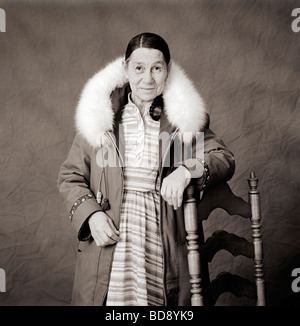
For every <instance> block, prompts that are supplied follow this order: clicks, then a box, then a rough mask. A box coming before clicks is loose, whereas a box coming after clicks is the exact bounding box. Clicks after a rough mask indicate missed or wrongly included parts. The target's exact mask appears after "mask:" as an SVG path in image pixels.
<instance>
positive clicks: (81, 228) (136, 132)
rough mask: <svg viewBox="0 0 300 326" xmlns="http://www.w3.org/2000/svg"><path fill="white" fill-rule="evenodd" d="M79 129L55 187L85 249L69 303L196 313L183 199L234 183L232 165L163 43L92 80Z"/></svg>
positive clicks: (143, 46) (133, 50) (131, 50)
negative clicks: (187, 193)
mask: <svg viewBox="0 0 300 326" xmlns="http://www.w3.org/2000/svg"><path fill="white" fill-rule="evenodd" d="M76 128H77V133H76V136H75V139H74V142H73V145H72V147H71V150H70V153H69V155H68V158H67V159H66V161H65V162H64V163H63V165H62V167H61V170H60V174H59V180H58V187H59V190H60V192H61V194H62V195H63V197H64V199H65V202H66V205H67V207H68V211H69V217H70V219H71V222H72V223H73V225H74V227H75V230H76V232H77V235H78V239H79V240H80V241H79V247H78V257H77V264H76V272H75V280H74V288H73V297H72V303H73V304H75V305H115V306H116V305H157V306H162V305H190V283H189V279H190V277H189V273H188V264H187V248H186V240H185V239H186V232H185V229H184V220H183V205H182V202H183V196H184V190H185V189H186V187H187V186H188V185H189V184H191V183H192V184H194V185H197V186H198V188H200V189H202V190H203V189H204V191H205V188H206V187H211V186H213V185H214V184H216V183H218V182H220V181H226V180H228V179H230V178H231V177H232V175H233V172H234V158H233V155H232V153H231V152H230V151H228V150H227V148H226V147H225V145H224V143H223V142H222V141H221V140H220V139H219V138H217V137H216V136H215V134H214V133H213V132H212V131H211V130H210V129H209V116H208V114H207V113H206V111H205V108H204V105H203V101H202V99H201V97H200V95H199V94H198V93H197V91H196V89H195V87H194V86H193V84H192V82H191V81H190V80H189V79H188V78H187V76H186V75H185V73H184V72H183V70H182V69H180V68H179V67H178V66H177V65H176V64H175V63H174V62H171V60H170V52H169V47H168V45H167V43H166V42H165V41H164V40H163V39H162V38H161V37H160V36H158V35H156V34H152V33H143V34H139V35H137V36H135V37H134V38H133V39H132V40H131V41H130V42H129V44H128V47H127V50H126V54H125V58H119V59H117V60H115V61H114V62H112V63H110V64H109V65H107V66H106V67H105V68H104V69H103V70H101V71H100V72H98V73H97V74H96V75H94V76H93V77H92V78H91V79H90V80H89V81H88V83H87V84H86V86H85V88H84V90H83V92H82V95H81V98H80V101H79V103H78V107H77V111H76ZM201 135H204V137H202V138H201ZM201 140H202V143H201V144H202V145H203V142H204V147H203V146H201V144H200V146H199V144H198V146H197V142H198V143H199V142H201ZM178 144H179V145H178ZM185 146H186V147H187V148H191V151H190V153H191V155H190V157H186V156H183V154H182V152H189V150H187V151H181V150H180V148H182V147H185ZM203 148H204V152H203ZM201 149H202V152H201ZM112 154H114V155H112Z"/></svg>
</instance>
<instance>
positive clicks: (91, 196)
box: [69, 194, 94, 221]
mask: <svg viewBox="0 0 300 326" xmlns="http://www.w3.org/2000/svg"><path fill="white" fill-rule="evenodd" d="M93 197H94V196H93V195H92V194H88V195H84V196H82V197H80V198H78V199H77V200H76V201H75V203H74V204H73V206H72V208H71V210H70V213H69V218H70V220H71V221H72V218H73V215H74V214H75V211H76V209H77V208H78V206H79V205H80V204H82V203H84V202H85V201H86V200H88V199H91V198H93Z"/></svg>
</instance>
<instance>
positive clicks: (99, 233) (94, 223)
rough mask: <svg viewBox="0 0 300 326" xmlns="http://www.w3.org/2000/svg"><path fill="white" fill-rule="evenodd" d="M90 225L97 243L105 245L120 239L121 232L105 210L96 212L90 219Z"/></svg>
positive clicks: (101, 245)
mask: <svg viewBox="0 0 300 326" xmlns="http://www.w3.org/2000/svg"><path fill="white" fill-rule="evenodd" d="M89 226H90V229H91V234H92V237H93V238H94V240H95V242H96V245H97V246H100V247H104V246H107V245H112V244H114V243H116V242H117V241H119V240H120V236H119V235H120V232H119V231H118V230H117V229H116V227H115V225H114V223H113V221H112V219H111V218H110V217H109V216H108V215H107V214H105V213H104V212H96V213H94V214H93V215H92V216H91V217H90V219H89Z"/></svg>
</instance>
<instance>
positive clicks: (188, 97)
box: [75, 57, 208, 147]
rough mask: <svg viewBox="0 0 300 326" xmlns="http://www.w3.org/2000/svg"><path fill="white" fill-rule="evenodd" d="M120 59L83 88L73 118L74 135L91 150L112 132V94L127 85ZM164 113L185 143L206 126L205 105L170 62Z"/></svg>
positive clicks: (92, 78) (182, 72)
mask: <svg viewBox="0 0 300 326" xmlns="http://www.w3.org/2000/svg"><path fill="white" fill-rule="evenodd" d="M122 61H123V58H122V57H119V58H117V59H116V60H114V61H113V62H111V63H109V64H108V65H107V66H106V67H105V68H104V69H102V70H100V71H99V72H97V73H96V74H95V75H94V76H92V77H91V78H90V79H89V80H88V81H87V83H86V84H85V86H84V88H83V90H82V93H81V96H80V99H79V102H78V105H77V108H76V116H75V125H76V131H77V132H78V133H79V134H81V135H82V136H83V137H84V138H85V139H86V141H87V142H88V143H89V144H90V145H91V146H92V147H97V146H99V145H100V137H101V134H103V133H104V132H106V131H111V130H112V129H113V123H114V111H113V108H112V101H111V94H112V92H113V91H114V90H115V89H116V88H121V87H123V86H124V85H125V84H127V83H128V79H127V78H126V76H125V72H124V68H123V65H122ZM162 95H163V99H164V112H165V114H166V116H167V119H168V121H169V122H170V123H171V125H172V126H174V127H175V128H178V131H179V132H180V133H181V134H182V137H183V138H182V139H183V141H184V142H190V141H191V139H192V136H191V135H192V133H195V132H197V131H202V130H203V129H204V128H205V126H207V123H208V114H207V112H206V109H205V104H204V101H203V99H202V97H201V96H200V94H199V93H198V92H197V90H196V88H195V86H194V84H193V83H192V81H191V80H190V79H189V78H188V76H187V75H186V74H185V72H184V71H183V70H182V69H181V68H180V67H179V66H178V65H177V64H176V63H174V62H171V67H170V70H169V75H168V78H167V81H166V85H165V88H164V91H163V94H162Z"/></svg>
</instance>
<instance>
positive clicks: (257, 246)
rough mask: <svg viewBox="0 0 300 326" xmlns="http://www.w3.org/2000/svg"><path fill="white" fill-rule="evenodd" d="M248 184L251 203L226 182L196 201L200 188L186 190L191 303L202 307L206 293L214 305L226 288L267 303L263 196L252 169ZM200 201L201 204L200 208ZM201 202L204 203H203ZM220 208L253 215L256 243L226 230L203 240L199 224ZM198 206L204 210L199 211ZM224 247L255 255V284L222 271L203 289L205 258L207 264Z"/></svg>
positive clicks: (252, 225)
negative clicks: (262, 226) (262, 220)
mask: <svg viewBox="0 0 300 326" xmlns="http://www.w3.org/2000/svg"><path fill="white" fill-rule="evenodd" d="M248 183H249V188H250V190H249V192H248V197H249V201H248V202H245V201H244V200H243V199H241V198H240V197H237V196H235V195H234V194H233V193H232V192H231V190H230V187H229V186H228V184H227V183H224V184H222V185H220V186H219V188H216V189H214V190H207V192H208V195H207V196H206V197H205V195H204V196H203V197H204V200H203V199H201V200H197V198H199V190H198V189H197V188H196V187H195V186H192V185H190V186H189V187H188V188H187V189H186V193H185V199H184V223H185V229H186V232H187V237H186V239H187V249H188V267H189V273H190V276H191V279H190V283H191V305H192V306H203V305H204V304H205V302H206V299H205V295H207V297H208V299H207V302H210V303H211V304H213V303H214V302H215V301H216V300H217V298H218V296H219V295H220V294H221V293H222V292H226V291H229V292H233V293H234V294H237V296H242V295H246V296H249V298H250V297H252V298H254V297H255V298H256V304H257V305H258V306H264V305H266V300H265V284H264V279H263V277H264V274H263V248H262V238H261V231H260V227H261V224H260V220H261V213H260V198H259V191H258V190H257V185H258V179H257V178H256V177H255V174H254V173H253V172H251V174H250V178H249V179H248ZM199 202H200V205H199V206H198V207H197V205H198V204H199ZM201 202H204V203H203V204H202V203H201ZM201 205H202V206H201ZM218 205H219V206H218ZM218 207H220V208H223V209H224V210H225V211H227V212H228V213H229V214H230V215H235V214H238V215H240V216H242V217H244V218H250V220H251V228H252V239H253V243H251V242H249V241H248V240H246V239H245V238H241V237H239V236H237V235H235V234H229V233H227V232H226V231H223V230H221V231H220V230H218V231H216V232H215V233H214V234H213V235H212V236H211V237H210V238H209V239H207V240H206V241H205V243H200V242H201V241H202V240H204V237H203V234H202V235H201V236H200V237H199V232H203V229H202V227H201V230H199V225H200V226H201V225H202V224H201V223H202V221H203V220H204V219H207V218H208V216H209V215H210V213H211V211H213V210H214V209H215V208H218ZM199 209H200V210H201V211H200V214H199ZM197 210H198V211H197ZM201 214H202V215H201ZM199 223H200V224H199ZM199 240H201V241H199ZM221 249H225V250H228V251H229V252H231V253H232V255H234V256H237V255H244V256H246V257H248V258H253V260H254V278H255V285H254V283H252V282H250V281H249V280H247V279H244V278H241V277H239V276H237V275H232V274H230V273H221V274H220V275H218V277H217V278H216V279H215V280H213V282H210V281H209V285H208V286H207V288H206V289H203V277H204V275H202V273H203V271H201V268H203V266H202V265H203V264H202V263H203V261H205V264H206V265H207V264H208V263H209V262H211V261H212V259H213V257H214V255H215V253H216V252H217V251H219V250H221ZM201 266H202V267H201ZM207 266H208V265H207ZM207 271H208V269H207ZM208 279H209V277H208ZM235 284H237V285H238V286H237V287H238V289H237V290H235V289H234V286H235ZM252 284H253V285H252ZM240 286H241V287H244V288H246V290H244V291H243V290H242V291H240V289H239V287H240ZM254 288H256V290H254ZM214 291H215V292H217V294H213V293H214ZM254 292H255V293H254ZM209 297H211V299H209Z"/></svg>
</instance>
